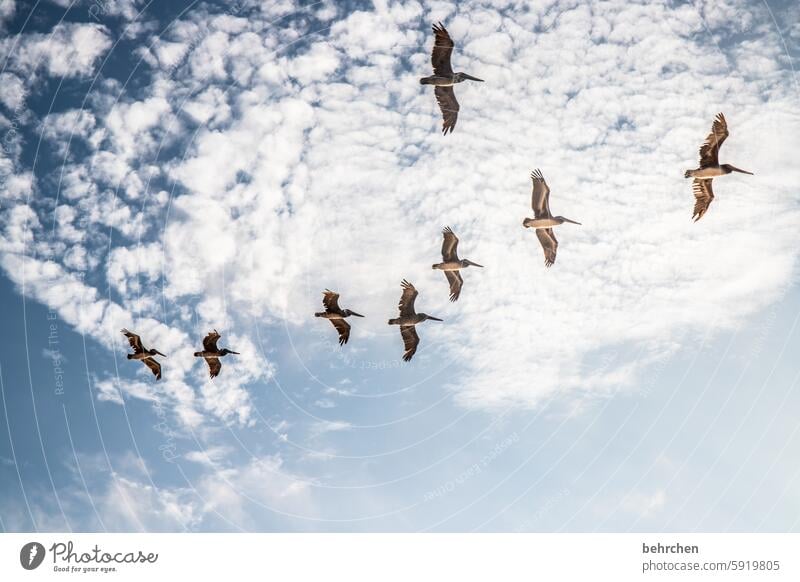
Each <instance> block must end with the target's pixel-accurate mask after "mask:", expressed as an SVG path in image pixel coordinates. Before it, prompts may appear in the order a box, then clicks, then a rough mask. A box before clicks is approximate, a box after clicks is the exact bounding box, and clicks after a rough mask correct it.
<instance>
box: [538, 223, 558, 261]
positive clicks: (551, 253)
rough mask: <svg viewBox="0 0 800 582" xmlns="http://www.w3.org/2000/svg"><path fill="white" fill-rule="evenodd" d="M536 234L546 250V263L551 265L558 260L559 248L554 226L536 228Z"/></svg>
mask: <svg viewBox="0 0 800 582" xmlns="http://www.w3.org/2000/svg"><path fill="white" fill-rule="evenodd" d="M536 236H537V237H538V239H539V242H540V243H541V245H542V250H543V251H544V264H545V266H546V267H551V266H552V265H553V263H555V262H556V251H557V250H558V240H556V235H555V233H554V232H553V229H552V228H538V229H536Z"/></svg>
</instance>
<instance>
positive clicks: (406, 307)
mask: <svg viewBox="0 0 800 582" xmlns="http://www.w3.org/2000/svg"><path fill="white" fill-rule="evenodd" d="M400 286H401V287H402V288H403V294H402V295H401V296H400V303H398V305H397V307H398V309H399V310H400V317H398V318H395V319H390V320H389V325H399V326H400V335H401V336H402V337H403V345H404V346H405V352H404V353H403V361H405V362H408V361H410V360H411V358H413V357H414V354H415V353H416V351H417V346H418V345H419V336H418V335H417V330H416V327H415V326H416V325H417V324H418V323H422V322H423V321H426V320H428V319H432V320H433V321H443V320H441V319H439V318H438V317H434V316H432V315H428V314H427V313H417V312H416V311H414V301H415V300H416V299H417V295H419V292H418V291H417V290H416V289H415V288H414V286H413V285H412V284H411V283H409V282H408V281H406V280H405V279H403V281H402V282H401V283H400Z"/></svg>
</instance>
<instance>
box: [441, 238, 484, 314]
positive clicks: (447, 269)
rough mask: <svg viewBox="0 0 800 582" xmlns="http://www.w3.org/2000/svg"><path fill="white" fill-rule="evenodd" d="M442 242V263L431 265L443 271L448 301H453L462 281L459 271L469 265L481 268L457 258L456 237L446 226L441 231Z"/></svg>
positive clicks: (466, 260)
mask: <svg viewBox="0 0 800 582" xmlns="http://www.w3.org/2000/svg"><path fill="white" fill-rule="evenodd" d="M442 234H443V235H444V241H443V242H442V261H443V262H441V263H436V264H435V265H433V268H434V269H439V270H440V271H444V276H445V277H447V282H448V283H450V301H455V300H456V299H458V296H459V295H460V294H461V286H462V285H463V284H464V280H463V279H462V278H461V273H459V271H460V270H461V269H466V268H467V267H469V266H470V265H471V266H473V267H483V265H479V264H478V263H473V262H472V261H470V260H469V259H459V258H458V237H456V235H455V233H454V232H453V231H452V230H450V227H449V226H446V227H445V228H444V230H443V231H442Z"/></svg>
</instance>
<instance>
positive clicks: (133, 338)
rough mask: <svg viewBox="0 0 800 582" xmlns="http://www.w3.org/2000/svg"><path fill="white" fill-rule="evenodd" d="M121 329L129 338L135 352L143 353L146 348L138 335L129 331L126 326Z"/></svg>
mask: <svg viewBox="0 0 800 582" xmlns="http://www.w3.org/2000/svg"><path fill="white" fill-rule="evenodd" d="M120 331H121V332H122V333H123V334H124V335H125V337H127V338H128V343H129V344H131V347H132V348H133V353H134V354H141V353H142V352H143V351H144V348H143V347H142V340H141V339H140V338H139V336H138V335H136V334H135V333H133V332H130V331H128V330H127V329H125V328H122V330H120Z"/></svg>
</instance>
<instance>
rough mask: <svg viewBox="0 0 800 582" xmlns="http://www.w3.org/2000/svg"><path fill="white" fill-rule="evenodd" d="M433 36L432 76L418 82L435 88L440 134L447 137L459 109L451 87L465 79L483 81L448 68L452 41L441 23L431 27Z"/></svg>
mask: <svg viewBox="0 0 800 582" xmlns="http://www.w3.org/2000/svg"><path fill="white" fill-rule="evenodd" d="M433 34H435V35H436V40H435V41H434V43H433V51H432V52H431V64H432V65H433V75H431V76H430V77H423V78H421V79H420V80H419V82H420V84H422V85H435V87H436V88H435V89H434V90H433V92H434V93H435V94H436V101H437V103H439V109H441V110H442V121H443V123H442V133H443V134H444V135H447V133H448V132H450V133H452V132H453V128H455V126H456V121H457V120H458V109H459V107H458V101H456V94H455V93H454V92H453V85H455V84H456V83H461V82H462V81H465V80H467V79H469V80H470V81H480V82H481V83H483V79H478V78H477V77H473V76H472V75H467V74H466V73H454V72H453V68H452V67H451V66H450V55H451V54H452V53H453V46H454V44H453V39H451V38H450V35H449V34H448V32H447V30H446V29H445V27H444V25H443V24H442V23H441V22H440V23H439V24H434V25H433Z"/></svg>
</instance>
